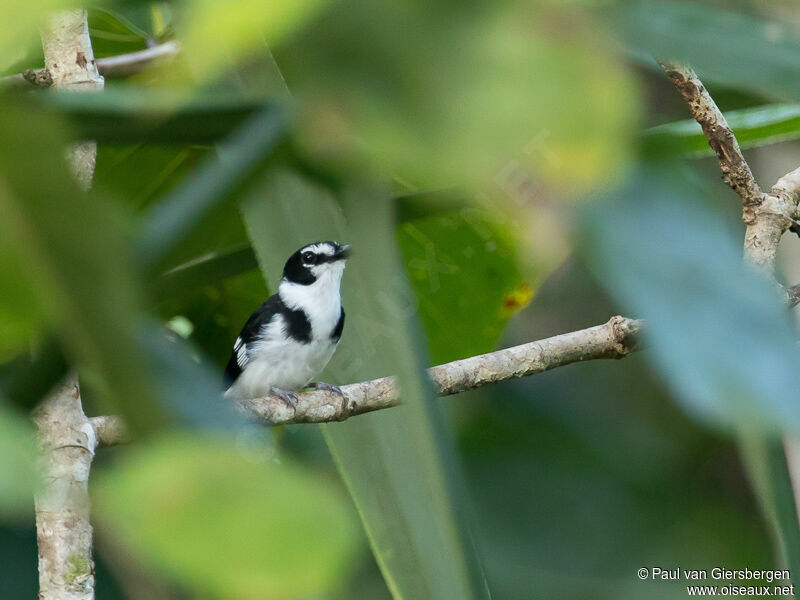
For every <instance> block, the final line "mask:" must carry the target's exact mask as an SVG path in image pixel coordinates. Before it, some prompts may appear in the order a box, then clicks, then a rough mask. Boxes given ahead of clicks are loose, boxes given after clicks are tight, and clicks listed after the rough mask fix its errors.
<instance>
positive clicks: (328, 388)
mask: <svg viewBox="0 0 800 600" xmlns="http://www.w3.org/2000/svg"><path fill="white" fill-rule="evenodd" d="M308 387H310V388H311V389H313V390H322V391H323V392H333V393H334V394H337V395H338V396H340V397H341V399H342V413H341V416H340V419H339V420H341V421H343V420H344V419H346V418H347V417H349V416H350V410H351V408H352V405H351V404H350V399H349V398H348V397H347V396H345V393H344V392H343V391H342V388H340V387H339V386H338V385H333V384H331V383H325V382H324V381H314V382H312V383H309V384H308Z"/></svg>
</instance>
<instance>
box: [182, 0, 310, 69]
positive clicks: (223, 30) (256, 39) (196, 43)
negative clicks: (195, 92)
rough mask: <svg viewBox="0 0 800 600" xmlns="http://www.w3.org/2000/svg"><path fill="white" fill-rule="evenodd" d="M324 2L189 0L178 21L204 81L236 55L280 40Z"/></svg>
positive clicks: (194, 66)
mask: <svg viewBox="0 0 800 600" xmlns="http://www.w3.org/2000/svg"><path fill="white" fill-rule="evenodd" d="M324 5H325V1H324V0H228V1H227V2H217V1H216V0H189V1H188V2H186V5H185V6H184V7H183V8H184V10H183V12H182V21H180V22H179V25H178V27H179V29H180V30H181V33H182V35H181V39H182V41H183V47H184V53H185V55H186V57H187V60H189V61H190V62H191V65H192V72H193V75H194V76H195V77H198V78H199V79H200V80H202V81H209V80H211V79H213V78H215V77H217V76H218V75H220V74H221V72H222V69H223V68H225V67H227V66H229V64H228V63H229V61H230V60H231V59H232V58H233V59H234V60H236V59H237V58H241V57H244V56H246V55H248V54H250V53H252V51H253V50H254V49H255V48H260V47H263V46H264V45H265V43H269V44H270V45H273V44H276V43H280V42H281V41H283V40H284V38H286V37H287V36H289V35H290V34H291V33H292V32H293V30H295V29H296V28H298V27H300V26H301V25H302V24H303V23H304V22H305V21H306V20H307V19H308V18H309V17H311V16H312V15H314V13H315V12H317V11H318V10H319V9H320V8H321V7H322V6H324Z"/></svg>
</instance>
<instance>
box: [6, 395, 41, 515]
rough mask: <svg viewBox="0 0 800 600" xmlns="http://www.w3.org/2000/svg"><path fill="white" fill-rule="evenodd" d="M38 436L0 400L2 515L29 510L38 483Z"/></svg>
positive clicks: (26, 421)
mask: <svg viewBox="0 0 800 600" xmlns="http://www.w3.org/2000/svg"><path fill="white" fill-rule="evenodd" d="M38 451H39V450H38V446H37V444H36V435H35V433H34V430H33V428H32V427H31V425H30V423H29V422H28V420H26V419H24V418H23V417H22V416H20V415H17V414H15V413H14V412H13V411H12V410H11V408H9V407H8V406H7V405H6V404H5V403H4V402H3V399H2V398H0V516H8V515H9V514H12V513H19V514H26V513H28V511H30V502H31V497H32V496H33V492H34V486H35V484H36V472H35V469H34V459H35V458H36V456H37V454H38Z"/></svg>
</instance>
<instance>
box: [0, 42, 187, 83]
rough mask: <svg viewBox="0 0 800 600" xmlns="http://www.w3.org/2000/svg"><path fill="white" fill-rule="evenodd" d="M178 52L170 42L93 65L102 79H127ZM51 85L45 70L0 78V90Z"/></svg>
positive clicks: (110, 57) (103, 60)
mask: <svg viewBox="0 0 800 600" xmlns="http://www.w3.org/2000/svg"><path fill="white" fill-rule="evenodd" d="M180 50H181V45H180V43H179V42H177V41H175V40H172V41H169V42H164V43H163V44H159V45H157V46H153V47H152V48H145V49H144V50H139V51H137V52H129V53H128V54H120V55H118V56H107V57H105V58H98V59H96V60H95V65H96V66H97V70H98V71H99V72H100V75H102V76H103V77H111V78H116V77H129V76H131V75H136V74H137V73H141V72H142V71H144V70H145V69H147V68H148V67H150V66H151V65H152V64H153V63H155V62H156V61H160V60H164V59H168V58H172V57H174V56H176V55H177V54H178V53H180ZM52 84H53V80H52V78H51V76H50V71H48V70H47V68H41V69H28V70H26V71H24V72H22V73H16V74H14V75H6V76H5V77H0V89H7V88H26V87H31V86H35V87H50V86H51V85H52Z"/></svg>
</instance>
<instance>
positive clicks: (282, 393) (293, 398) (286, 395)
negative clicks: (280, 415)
mask: <svg viewBox="0 0 800 600" xmlns="http://www.w3.org/2000/svg"><path fill="white" fill-rule="evenodd" d="M269 393H270V394H272V395H273V396H277V397H278V398H280V399H281V400H283V401H284V402H286V404H288V405H289V406H290V407H291V408H292V410H293V411H295V412H297V394H295V393H294V392H290V391H288V390H282V389H281V388H276V387H273V388H270V390H269Z"/></svg>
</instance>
